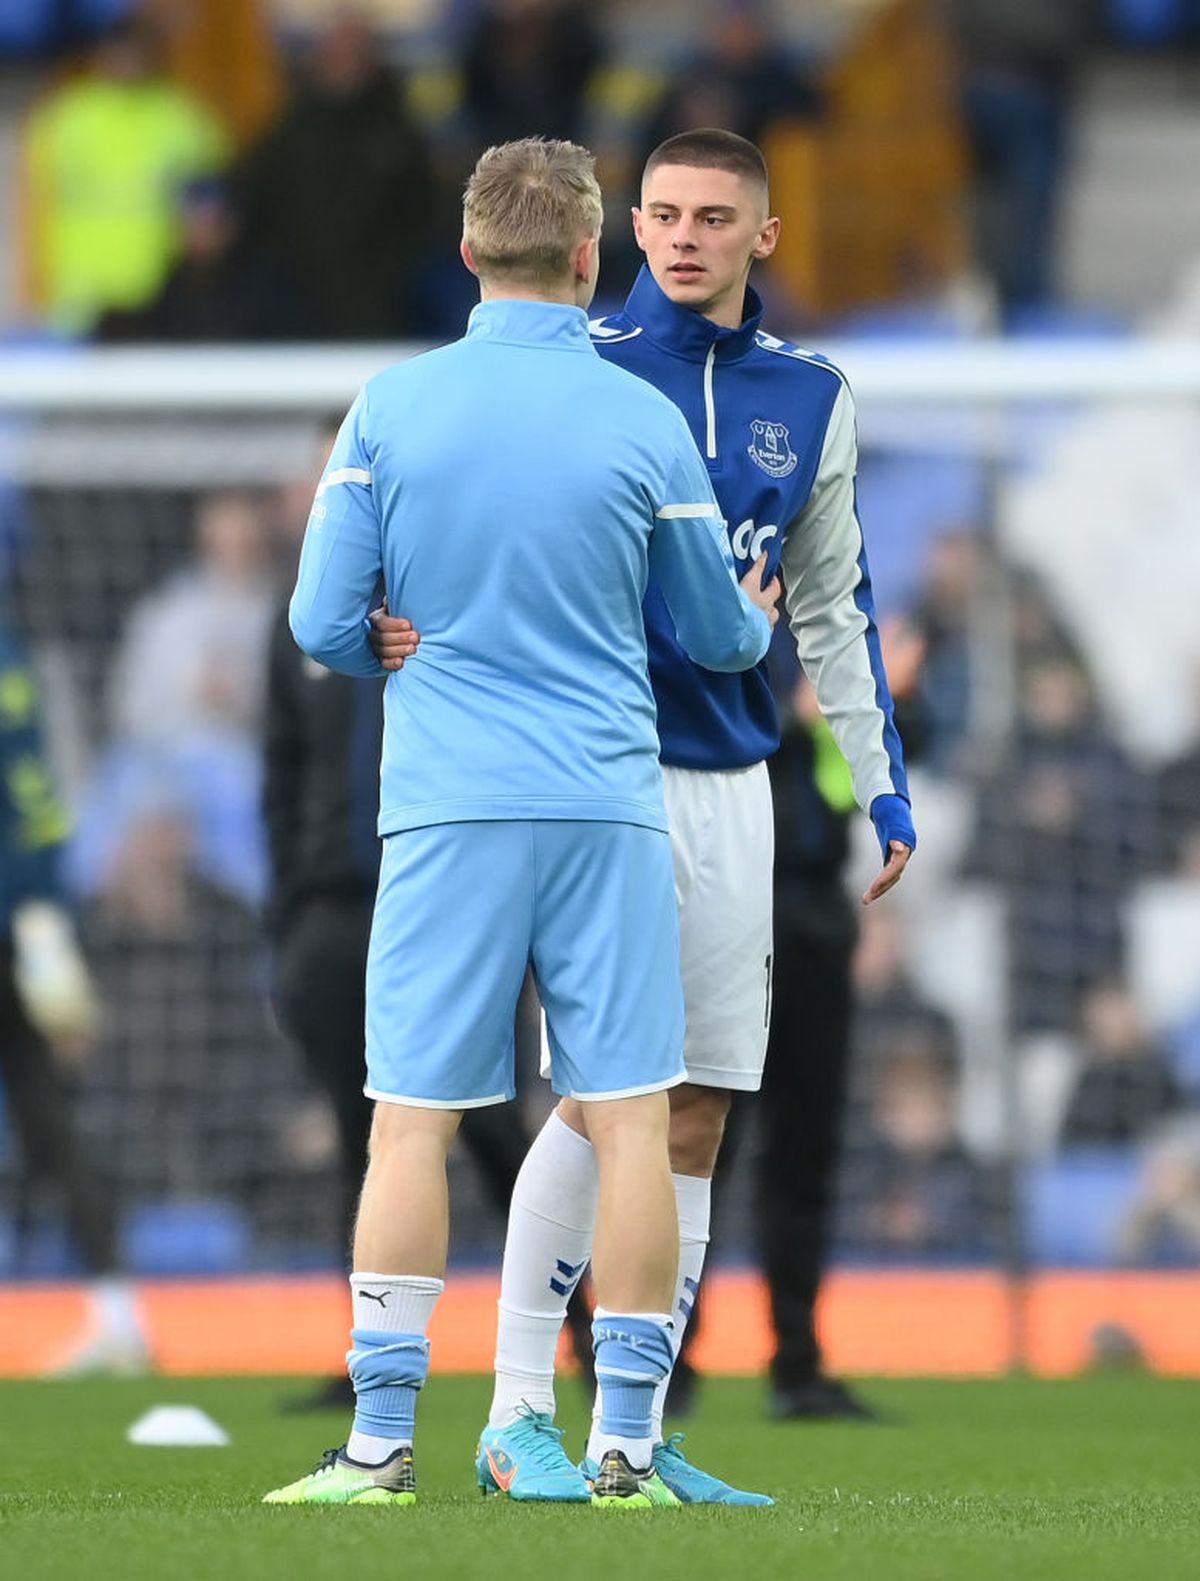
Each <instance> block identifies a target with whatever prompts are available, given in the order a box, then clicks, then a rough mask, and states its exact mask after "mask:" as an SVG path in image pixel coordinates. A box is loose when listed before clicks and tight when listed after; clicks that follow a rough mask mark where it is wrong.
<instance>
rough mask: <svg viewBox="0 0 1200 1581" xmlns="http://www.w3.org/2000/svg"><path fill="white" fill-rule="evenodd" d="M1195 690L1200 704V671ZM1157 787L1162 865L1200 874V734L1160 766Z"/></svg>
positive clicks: (1198, 709) (1198, 876) (1199, 710)
mask: <svg viewBox="0 0 1200 1581" xmlns="http://www.w3.org/2000/svg"><path fill="white" fill-rule="evenodd" d="M1195 693H1196V701H1197V703H1198V704H1200V674H1197V676H1196V681H1195ZM1197 719H1198V721H1200V707H1198V708H1197ZM1157 790H1158V816H1159V827H1160V831H1161V847H1162V859H1161V865H1162V867H1163V869H1164V870H1165V871H1167V872H1170V871H1172V870H1180V869H1182V870H1185V871H1189V872H1190V873H1191V874H1192V875H1193V876H1195V877H1197V878H1200V736H1197V737H1195V738H1193V740H1192V742H1191V744H1190V745H1189V746H1188V747H1187V748H1186V750H1184V751H1183V752H1181V753H1180V754H1179V755H1178V756H1177V757H1174V758H1172V760H1171V761H1170V762H1169V763H1165V764H1164V765H1163V767H1162V768H1161V769H1160V770H1159V772H1158V786H1157Z"/></svg>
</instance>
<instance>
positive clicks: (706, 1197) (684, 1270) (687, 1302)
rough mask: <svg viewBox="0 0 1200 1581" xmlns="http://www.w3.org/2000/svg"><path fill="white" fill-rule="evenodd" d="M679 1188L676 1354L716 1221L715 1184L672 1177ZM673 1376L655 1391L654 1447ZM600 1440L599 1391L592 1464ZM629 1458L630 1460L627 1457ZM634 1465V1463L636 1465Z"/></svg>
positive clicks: (590, 1455) (590, 1442)
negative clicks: (710, 1234) (713, 1205)
mask: <svg viewBox="0 0 1200 1581" xmlns="http://www.w3.org/2000/svg"><path fill="white" fill-rule="evenodd" d="M671 1181H672V1184H673V1185H674V1187H675V1211H676V1212H677V1214H678V1215H679V1276H678V1279H677V1280H676V1284H675V1304H674V1308H673V1311H672V1314H671V1315H672V1317H673V1319H674V1322H675V1354H676V1355H677V1356H678V1354H679V1348H680V1346H681V1345H682V1344H683V1331H684V1329H686V1328H687V1325H688V1318H690V1317H691V1315H692V1305H693V1303H694V1301H695V1299H696V1291H697V1289H698V1288H699V1285H700V1275H701V1273H702V1272H703V1270H704V1255H705V1252H706V1251H707V1250H708V1228H709V1221H710V1219H711V1217H712V1181H711V1180H707V1179H705V1178H704V1177H702V1176H700V1175H672V1176H671ZM670 1382H671V1375H670V1373H668V1374H667V1376H666V1377H665V1378H664V1379H663V1380H662V1382H661V1383H660V1384H659V1385H658V1387H657V1388H656V1389H655V1391H654V1404H653V1406H652V1407H651V1408H650V1424H651V1428H652V1430H653V1432H654V1443H656V1444H661V1443H662V1436H663V1435H662V1424H663V1404H664V1402H665V1400H666V1398H667V1389H668V1387H669V1386H670ZM600 1444H601V1439H600V1391H599V1389H597V1390H596V1398H595V1402H594V1404H593V1406H592V1431H591V1435H590V1437H589V1438H588V1447H587V1453H588V1458H589V1459H590V1460H595V1461H597V1463H598V1462H599V1455H598V1454H597V1452H596V1451H597V1450H598V1449H599V1447H600ZM626 1458H628V1457H626ZM633 1463H634V1462H633V1461H630V1464H631V1465H632V1464H633Z"/></svg>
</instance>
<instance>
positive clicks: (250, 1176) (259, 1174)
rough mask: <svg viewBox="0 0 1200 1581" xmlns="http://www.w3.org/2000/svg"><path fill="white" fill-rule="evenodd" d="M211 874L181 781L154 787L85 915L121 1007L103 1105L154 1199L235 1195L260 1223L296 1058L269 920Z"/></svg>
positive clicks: (101, 1089) (109, 1037)
mask: <svg viewBox="0 0 1200 1581" xmlns="http://www.w3.org/2000/svg"><path fill="white" fill-rule="evenodd" d="M200 864H201V853H200V852H199V850H198V847H197V842H196V836H195V824H194V818H193V814H192V809H191V807H190V805H189V803H188V801H187V799H186V797H185V796H184V794H183V792H182V790H181V787H180V785H179V784H178V783H172V784H165V783H164V784H163V785H161V786H157V787H149V786H147V787H144V788H143V790H142V792H141V795H140V799H139V800H138V801H137V802H136V803H135V804H134V805H132V806H130V807H127V808H126V809H125V811H124V816H123V818H122V822H121V827H120V829H119V831H118V833H117V837H116V839H115V840H114V842H113V846H112V850H111V853H110V856H109V860H108V862H107V863H106V866H105V869H104V871H103V873H102V875H101V876H100V882H99V883H98V885H97V886H96V888H95V890H94V892H93V893H92V894H91V896H90V897H89V899H88V901H87V903H86V904H85V906H84V908H83V911H82V921H81V927H82V934H83V939H84V942H85V944H86V946H87V948H88V953H89V957H90V959H91V960H92V961H93V962H94V965H95V970H96V975H97V979H98V981H99V984H100V987H101V991H102V993H103V996H104V1000H105V1003H106V1005H107V1006H108V1007H109V1011H108V1014H107V1016H106V1019H105V1024H104V1028H103V1035H102V1037H101V1040H100V1044H99V1047H98V1049H97V1052H96V1060H95V1078H94V1080H95V1090H94V1095H93V1100H92V1101H93V1106H94V1107H95V1109H96V1110H97V1123H98V1125H99V1126H101V1127H102V1128H103V1129H104V1131H105V1132H106V1133H107V1134H108V1135H109V1136H110V1137H112V1138H113V1140H114V1143H115V1145H116V1146H117V1147H119V1149H120V1150H121V1153H122V1157H123V1164H122V1174H123V1176H124V1178H125V1180H126V1182H127V1190H129V1191H130V1192H131V1194H134V1195H135V1196H136V1198H137V1199H138V1200H139V1201H140V1202H143V1203H146V1202H155V1201H159V1202H161V1201H162V1200H164V1199H166V1200H171V1199H175V1200H180V1199H190V1200H195V1199H203V1200H211V1199H213V1198H215V1197H216V1198H219V1197H224V1198H226V1199H227V1200H229V1201H231V1202H234V1203H236V1204H237V1205H238V1207H239V1208H241V1209H243V1210H248V1211H249V1212H251V1213H252V1212H253V1211H254V1209H255V1208H256V1206H257V1203H258V1201H259V1199H260V1197H262V1198H266V1197H267V1196H268V1195H269V1194H270V1192H271V1190H272V1187H273V1181H272V1177H273V1176H274V1175H276V1174H277V1173H278V1170H279V1169H280V1167H281V1160H280V1157H279V1151H278V1149H279V1129H280V1128H279V1124H278V1115H277V1114H275V1113H272V1110H271V1106H270V1105H269V1104H268V1103H267V1102H266V1101H264V1094H269V1093H274V1094H276V1095H278V1093H279V1091H280V1088H281V1081H280V1076H281V1066H283V1067H284V1069H286V1066H287V1064H288V1063H290V1062H289V1061H288V1056H287V1051H286V1049H284V1048H283V1046H282V1045H281V1042H280V1040H279V1039H278V1038H275V1037H273V1036H272V1034H271V1029H270V1025H269V1021H268V1017H267V1008H266V995H265V992H264V987H265V985H264V983H263V982H262V980H261V973H260V959H261V957H260V954H259V948H258V922H257V917H256V916H255V914H254V912H253V911H252V910H251V909H250V908H249V907H248V906H246V905H245V904H243V903H242V901H241V900H240V899H239V898H238V897H237V896H236V895H235V894H233V893H231V891H230V889H229V887H228V886H225V885H222V884H219V883H214V882H212V881H210V880H209V879H207V878H206V877H204V876H203V874H202V872H201V871H200ZM282 1085H283V1086H284V1089H285V1090H286V1088H287V1087H289V1086H290V1087H292V1088H293V1089H294V1076H292V1075H291V1073H290V1072H289V1073H288V1075H287V1077H286V1078H285V1081H284V1083H283V1084H282ZM259 1228H260V1230H262V1231H267V1230H268V1229H269V1226H268V1225H266V1224H265V1223H263V1224H261V1225H260V1226H259ZM309 1233H311V1227H310V1228H309ZM182 1262H183V1265H184V1266H186V1254H184V1256H183V1258H182Z"/></svg>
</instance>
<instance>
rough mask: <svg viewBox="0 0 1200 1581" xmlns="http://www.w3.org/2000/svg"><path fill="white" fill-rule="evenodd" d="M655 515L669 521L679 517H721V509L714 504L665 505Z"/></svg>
mask: <svg viewBox="0 0 1200 1581" xmlns="http://www.w3.org/2000/svg"><path fill="white" fill-rule="evenodd" d="M654 514H655V515H656V516H662V517H664V518H665V519H666V520H668V521H673V520H674V519H675V518H676V517H677V516H719V515H720V514H721V508H720V506H719V505H713V504H703V505H664V506H663V507H662V509H661V510H657V511H655V513H654Z"/></svg>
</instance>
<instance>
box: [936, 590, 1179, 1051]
mask: <svg viewBox="0 0 1200 1581" xmlns="http://www.w3.org/2000/svg"><path fill="white" fill-rule="evenodd" d="M1031 624H1033V622H1032V621H1031ZM1151 830H1152V812H1151V798H1150V795H1149V789H1148V787H1147V785H1146V784H1145V783H1144V781H1143V779H1142V777H1141V776H1140V775H1139V774H1138V773H1137V772H1136V771H1135V770H1134V768H1133V766H1132V765H1131V764H1130V763H1129V761H1128V760H1127V759H1126V757H1125V756H1124V754H1123V753H1122V752H1121V750H1120V749H1119V748H1118V746H1117V745H1116V743H1115V742H1114V741H1113V740H1112V738H1111V737H1110V736H1109V734H1108V732H1107V730H1106V728H1105V725H1104V722H1103V720H1102V718H1101V717H1100V714H1099V711H1098V710H1097V708H1096V705H1095V699H1094V697H1093V694H1092V689H1091V686H1090V684H1089V682H1088V678H1087V676H1086V675H1085V674H1084V672H1083V670H1082V669H1081V667H1080V666H1079V664H1078V662H1077V661H1075V660H1074V659H1072V658H1070V657H1066V656H1063V657H1053V656H1051V657H1045V658H1038V659H1035V660H1034V661H1033V662H1032V663H1030V664H1029V665H1028V667H1027V670H1026V674H1025V676H1024V678H1023V680H1022V683H1021V696H1020V700H1019V717H1018V726H1017V730H1016V733H1015V735H1014V737H1013V739H1012V741H1011V742H1010V744H1009V748H1008V751H1007V754H1006V756H1005V758H1004V760H1003V761H1002V762H1001V763H1000V764H999V766H998V767H997V769H996V770H995V772H994V773H993V774H992V775H991V776H990V778H989V779H988V781H987V782H986V783H985V785H984V787H983V790H982V793H981V796H980V802H979V808H978V815H977V820H976V829H975V833H974V836H973V838H972V841H971V845H970V848H969V850H970V855H969V857H968V861H967V869H966V871H967V875H968V876H970V877H974V878H983V879H988V880H991V881H993V882H994V883H996V884H997V885H998V886H999V888H1000V890H1001V892H1002V893H1003V895H1004V897H1005V899H1006V902H1007V935H1008V953H1009V972H1010V984H1011V1014H1012V1025H1013V1029H1014V1030H1015V1031H1017V1032H1020V1033H1025V1032H1042V1031H1062V1030H1065V1029H1067V1028H1069V1027H1072V1026H1073V1025H1074V1024H1075V1021H1076V1017H1077V1013H1078V1007H1079V996H1080V993H1081V991H1082V990H1083V989H1084V988H1085V987H1086V986H1087V985H1088V984H1090V983H1092V982H1095V981H1096V980H1097V979H1098V978H1100V977H1102V976H1105V975H1108V974H1110V973H1112V972H1114V971H1116V970H1119V969H1120V967H1121V964H1122V959H1123V954H1124V939H1123V931H1122V916H1121V907H1122V903H1123V899H1124V895H1125V892H1126V889H1127V888H1128V885H1129V883H1130V881H1131V879H1132V878H1133V877H1134V876H1135V875H1136V872H1137V869H1138V867H1139V865H1140V864H1141V863H1143V862H1144V860H1145V856H1146V853H1147V851H1148V850H1150V849H1152V845H1151V839H1152V833H1151Z"/></svg>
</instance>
